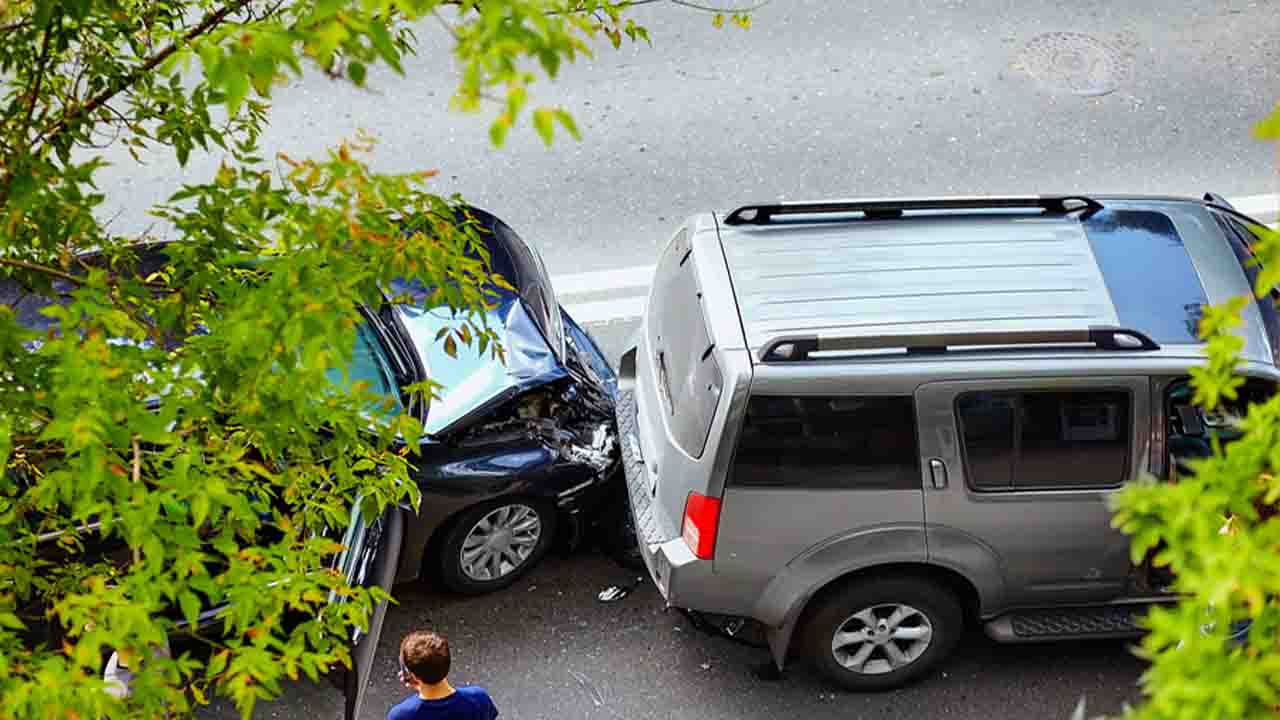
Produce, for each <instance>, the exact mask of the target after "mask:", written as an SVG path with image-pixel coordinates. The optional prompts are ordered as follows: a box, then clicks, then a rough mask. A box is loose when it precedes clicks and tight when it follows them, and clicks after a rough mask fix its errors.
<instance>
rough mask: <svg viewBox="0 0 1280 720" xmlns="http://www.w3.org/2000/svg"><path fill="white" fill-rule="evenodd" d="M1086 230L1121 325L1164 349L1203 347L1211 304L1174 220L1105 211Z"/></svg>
mask: <svg viewBox="0 0 1280 720" xmlns="http://www.w3.org/2000/svg"><path fill="white" fill-rule="evenodd" d="M1083 226H1084V230H1085V234H1086V235H1087V236H1088V238H1089V245H1090V246H1091V247H1092V248H1093V255H1094V257H1095V258H1097V261H1098V267H1099V268H1101V270H1102V277H1103V279H1104V280H1105V282H1106V284H1107V291H1108V293H1109V294H1110V295H1111V301H1112V303H1114V304H1115V307H1116V314H1117V315H1118V316H1119V320H1120V324H1121V325H1122V326H1124V327H1128V328H1132V329H1134V330H1141V331H1142V332H1144V333H1146V334H1147V335H1149V336H1151V339H1152V340H1155V341H1156V342H1157V343H1160V344H1162V345H1163V344H1171V345H1177V344H1189V343H1199V342H1200V340H1199V336H1198V335H1197V333H1196V330H1197V328H1198V326H1199V324H1200V316H1201V315H1202V314H1203V311H1204V308H1205V307H1206V306H1207V305H1208V304H1209V301H1208V299H1207V298H1206V297H1205V294H1204V287H1203V286H1202V285H1201V284H1200V275H1199V273H1197V272H1196V269H1195V266H1194V265H1192V264H1191V256H1190V255H1188V254H1187V249H1186V247H1184V246H1183V243H1182V238H1181V237H1180V236H1179V235H1178V231H1177V229H1175V228H1174V226H1173V221H1172V220H1170V219H1169V217H1168V216H1167V215H1165V214H1163V213H1158V212H1154V211H1150V210H1102V211H1100V212H1097V213H1094V214H1093V215H1090V216H1089V217H1088V218H1086V219H1085V220H1084V222H1083Z"/></svg>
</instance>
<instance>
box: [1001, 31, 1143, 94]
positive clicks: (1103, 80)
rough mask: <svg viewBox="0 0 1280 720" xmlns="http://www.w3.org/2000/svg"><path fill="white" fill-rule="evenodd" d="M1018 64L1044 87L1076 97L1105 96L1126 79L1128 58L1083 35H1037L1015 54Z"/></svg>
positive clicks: (1099, 41)
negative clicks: (1048, 86) (1069, 93)
mask: <svg viewBox="0 0 1280 720" xmlns="http://www.w3.org/2000/svg"><path fill="white" fill-rule="evenodd" d="M1018 65H1020V66H1021V67H1022V69H1023V70H1026V71H1027V73H1029V74H1030V75H1031V77H1033V78H1035V79H1036V80H1039V81H1040V82H1042V83H1045V84H1046V85H1051V86H1053V87H1057V88H1061V89H1063V90H1067V91H1069V92H1072V93H1075V94H1076V95H1106V94H1107V93H1109V92H1112V91H1114V90H1115V89H1116V88H1118V87H1120V85H1121V84H1123V83H1124V82H1125V81H1126V80H1128V79H1129V72H1130V60H1129V58H1128V57H1127V56H1126V55H1125V54H1123V53H1122V52H1120V51H1119V50H1117V49H1116V48H1114V47H1112V46H1111V45H1108V44H1107V43H1105V42H1103V41H1101V40H1099V39H1098V38H1095V37H1093V36H1092V35H1085V34H1084V33H1073V32H1053V33H1045V34H1044V35H1038V36H1036V37H1034V38H1032V39H1031V42H1028V43H1027V44H1026V45H1025V46H1024V47H1023V48H1022V51H1021V52H1020V53H1018Z"/></svg>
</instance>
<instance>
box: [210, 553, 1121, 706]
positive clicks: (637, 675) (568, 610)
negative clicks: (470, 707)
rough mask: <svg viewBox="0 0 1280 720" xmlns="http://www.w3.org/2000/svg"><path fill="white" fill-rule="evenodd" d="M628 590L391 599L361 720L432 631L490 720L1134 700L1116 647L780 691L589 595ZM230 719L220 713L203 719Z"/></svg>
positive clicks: (972, 640)
mask: <svg viewBox="0 0 1280 720" xmlns="http://www.w3.org/2000/svg"><path fill="white" fill-rule="evenodd" d="M629 577H632V576H631V575H629V574H628V573H626V572H625V571H623V570H621V569H620V568H618V567H617V566H615V565H614V564H613V563H612V562H611V561H609V560H607V559H605V558H604V557H602V556H600V555H596V554H591V553H578V554H575V555H573V556H569V557H563V556H560V557H557V556H552V557H550V558H548V560H547V561H546V562H544V563H543V565H541V566H540V567H538V568H537V569H535V570H534V572H533V573H532V574H531V575H529V576H527V577H526V578H524V579H522V580H521V581H520V582H518V583H517V584H516V585H515V586H513V587H511V588H509V589H508V590H506V591H504V592H501V593H497V594H494V595H490V596H486V597H479V598H461V597H457V596H451V595H446V594H442V593H439V592H436V591H434V590H433V589H431V588H430V587H429V586H427V585H425V584H421V583H415V584H411V585H407V586H403V587H400V588H398V589H397V590H396V593H395V595H396V598H397V599H398V601H399V602H400V605H399V607H396V608H394V609H392V611H391V612H390V613H388V615H387V622H386V626H385V629H384V631H383V637H382V643H381V648H380V652H379V658H378V661H377V666H376V670H375V675H374V677H373V678H372V681H371V684H370V688H369V693H370V697H369V700H368V702H367V705H366V707H365V709H364V712H363V714H362V716H361V718H362V720H381V718H385V717H386V712H387V710H388V709H389V708H390V707H391V706H392V705H393V704H395V703H396V702H398V701H399V700H400V699H402V698H403V697H404V696H405V695H406V691H405V690H404V689H403V688H402V687H401V686H400V685H399V683H398V682H397V681H396V677H395V676H396V669H397V665H396V653H397V646H398V643H399V638H400V637H401V636H402V635H403V633H405V632H407V631H408V630H409V629H411V628H417V627H428V628H434V629H439V630H443V631H444V632H446V633H447V634H448V636H449V642H450V645H451V646H452V651H453V657H454V669H453V672H452V677H453V679H454V681H455V683H462V684H478V685H483V686H484V687H486V688H487V689H488V690H489V692H490V693H491V694H492V695H493V697H494V700H495V702H496V704H497V705H498V708H499V710H500V711H501V713H502V717H506V718H519V719H521V720H536V719H541V718H545V719H547V720H578V719H583V720H586V719H591V720H596V719H613V720H643V719H644V718H655V719H659V718H660V719H662V720H668V719H671V720H725V719H727V718H735V719H738V718H741V719H742V720H755V719H758V720H773V719H774V718H790V717H797V718H798V717H804V718H813V719H814V720H822V719H824V718H830V719H832V720H835V719H837V718H839V719H840V720H849V719H850V718H868V719H869V718H914V717H919V718H955V720H993V719H996V718H1045V719H1048V718H1062V720H1066V719H1067V718H1069V717H1070V716H1071V711H1072V710H1073V709H1074V707H1075V705H1076V703H1077V702H1078V701H1079V699H1080V698H1081V697H1084V698H1087V701H1088V706H1089V710H1090V714H1091V715H1092V714H1093V713H1103V712H1106V713H1115V712H1116V711H1118V710H1120V708H1121V706H1122V705H1123V703H1125V702H1126V701H1127V702H1133V701H1135V700H1136V699H1137V698H1138V697H1139V695H1138V690H1137V680H1138V676H1139V674H1140V673H1141V671H1142V664H1141V663H1140V662H1139V661H1138V660H1136V659H1135V658H1134V657H1133V656H1132V655H1131V654H1130V652H1129V651H1128V649H1127V647H1126V646H1125V645H1124V644H1121V643H1117V642H1104V641H1097V642H1087V643H1085V642H1081V643H1057V644H1052V645H1025V646H1007V645H996V644H994V643H992V642H990V641H989V640H987V639H986V638H985V636H983V635H982V634H981V632H979V631H976V630H975V631H973V632H971V633H969V635H968V636H967V637H966V638H965V640H964V641H963V642H962V643H961V645H960V646H959V648H958V649H957V651H956V654H955V655H954V656H953V658H952V659H951V660H950V661H949V662H947V663H946V664H945V665H944V666H943V668H942V671H941V673H939V674H937V675H935V676H934V677H931V678H928V679H926V680H924V681H923V682H921V683H919V684H917V685H914V686H912V687H909V688H905V689H902V690H897V691H894V692H888V693H878V694H857V693H846V692H839V691H833V690H832V689H831V688H830V687H828V686H826V685H825V684H823V682H822V680H821V679H820V678H819V677H817V676H816V675H814V674H813V673H812V672H810V671H809V670H808V669H807V668H805V667H803V666H795V667H793V668H789V669H788V671H787V673H786V675H785V676H784V678H783V679H782V680H780V681H763V680H760V679H757V677H756V675H755V674H754V672H753V670H754V669H755V668H757V667H759V666H760V665H762V664H763V663H765V662H766V661H767V657H768V656H767V654H766V653H765V652H764V651H763V650H756V649H753V648H749V647H743V646H741V645H738V644H736V643H734V642H731V641H729V640H725V639H722V638H718V637H709V636H707V635H704V634H701V633H699V632H698V631H696V630H694V629H693V628H692V627H691V626H690V625H689V623H688V622H687V621H686V620H685V619H684V618H683V616H681V615H680V614H679V613H677V612H675V611H670V612H663V610H662V603H661V599H660V597H659V596H658V594H657V591H656V590H655V589H654V588H653V586H652V585H651V584H645V585H642V586H641V587H639V588H638V589H637V590H636V591H635V592H633V593H632V594H631V595H629V596H627V597H626V598H624V599H623V600H621V601H619V602H617V603H614V604H601V603H599V602H597V600H596V598H595V596H596V593H597V592H598V591H599V590H600V589H601V588H604V587H606V586H608V585H611V584H614V583H617V582H620V581H625V580H627V579H628V578H629ZM340 702H341V701H340V696H339V694H338V693H337V692H336V691H332V690H329V689H327V688H321V687H317V686H313V685H304V684H298V685H294V686H291V687H289V689H288V693H287V694H286V696H285V697H284V698H283V699H281V700H279V701H276V702H273V703H271V704H269V705H265V706H261V707H260V708H259V710H258V712H256V713H255V717H258V718H307V719H308V720H340V718H341V710H340V708H341V704H340ZM204 715H205V716H206V717H208V718H227V720H230V719H231V718H233V717H236V716H235V714H234V713H233V712H231V711H230V710H229V709H228V708H225V707H222V708H218V709H217V710H216V711H211V712H207V713H205V714H204Z"/></svg>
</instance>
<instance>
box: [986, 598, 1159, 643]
mask: <svg viewBox="0 0 1280 720" xmlns="http://www.w3.org/2000/svg"><path fill="white" fill-rule="evenodd" d="M1152 604H1153V603H1146V602H1134V603H1123V604H1116V605H1093V606H1089V607H1064V608H1052V609H1040V610H1015V611H1013V612H1010V613H1007V614H1005V615H1001V616H1000V617H998V618H995V619H994V620H991V621H990V622H988V623H986V625H985V626H984V628H983V629H984V630H985V631H986V633H987V636H988V637H990V638H991V639H992V640H995V641H996V642H1001V643H1030V642H1047V641H1050V640H1085V639H1092V638H1131V637H1137V636H1139V635H1141V634H1142V632H1143V630H1142V628H1141V627H1139V625H1138V622H1139V621H1140V619H1141V618H1142V616H1143V615H1145V614H1146V612H1147V609H1148V608H1150V607H1151V605H1152Z"/></svg>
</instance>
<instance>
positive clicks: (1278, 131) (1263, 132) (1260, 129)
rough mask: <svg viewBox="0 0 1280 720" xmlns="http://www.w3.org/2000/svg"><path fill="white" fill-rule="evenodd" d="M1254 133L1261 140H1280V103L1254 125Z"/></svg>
mask: <svg viewBox="0 0 1280 720" xmlns="http://www.w3.org/2000/svg"><path fill="white" fill-rule="evenodd" d="M1253 135H1254V137H1256V138H1259V139H1261V140H1280V105H1276V107H1275V109H1274V110H1272V111H1271V114H1270V115H1268V116H1266V117H1265V118H1263V119H1262V120H1261V121H1259V122H1258V124H1257V125H1254V126H1253Z"/></svg>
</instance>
